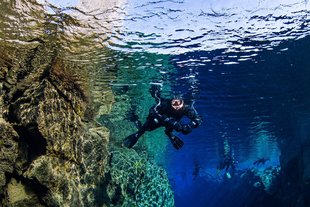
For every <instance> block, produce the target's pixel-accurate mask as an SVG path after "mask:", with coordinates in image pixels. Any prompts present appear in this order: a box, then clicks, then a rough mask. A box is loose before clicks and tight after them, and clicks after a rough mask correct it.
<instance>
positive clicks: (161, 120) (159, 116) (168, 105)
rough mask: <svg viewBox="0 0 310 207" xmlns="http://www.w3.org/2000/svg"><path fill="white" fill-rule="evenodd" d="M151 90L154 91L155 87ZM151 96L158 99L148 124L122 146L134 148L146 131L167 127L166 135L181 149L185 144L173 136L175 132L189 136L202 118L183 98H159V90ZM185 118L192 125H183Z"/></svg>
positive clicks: (150, 113) (149, 116)
mask: <svg viewBox="0 0 310 207" xmlns="http://www.w3.org/2000/svg"><path fill="white" fill-rule="evenodd" d="M155 89H156V88H155ZM151 90H154V87H153V88H151ZM151 92H154V91H151ZM151 94H152V96H153V97H155V98H157V99H158V103H157V105H155V106H153V107H151V109H150V111H149V115H148V117H147V120H146V122H145V123H144V124H143V125H142V127H140V129H139V130H138V132H136V133H134V134H132V135H130V136H128V137H127V138H126V139H124V141H123V144H122V146H125V147H128V148H132V147H133V146H134V145H135V144H136V143H137V141H138V139H139V138H140V137H141V136H142V135H143V134H144V133H145V132H146V131H153V130H155V129H157V128H159V127H165V134H166V135H167V136H168V137H169V139H170V141H171V142H172V144H173V146H174V147H175V148H176V149H180V148H181V147H182V146H183V144H184V143H183V141H182V140H181V139H180V138H178V137H177V136H175V135H173V133H172V132H173V130H175V131H177V132H182V133H183V134H185V135H186V134H189V133H190V132H191V131H192V129H193V128H197V127H198V126H199V125H200V124H201V123H202V119H201V117H200V116H199V115H198V114H197V112H196V110H195V109H194V107H193V106H188V105H185V103H184V100H183V99H182V98H179V97H175V98H172V99H165V98H159V97H158V90H156V91H155V92H154V93H151ZM183 116H187V117H188V118H189V119H190V123H187V124H183V125H181V124H180V123H179V121H180V120H181V119H182V117H183Z"/></svg>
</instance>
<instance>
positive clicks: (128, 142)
mask: <svg viewBox="0 0 310 207" xmlns="http://www.w3.org/2000/svg"><path fill="white" fill-rule="evenodd" d="M139 137H140V136H139V134H138V133H135V134H132V135H129V136H128V137H127V138H126V139H124V141H123V143H122V147H128V148H132V147H133V146H134V145H135V144H136V143H137V141H138V139H139Z"/></svg>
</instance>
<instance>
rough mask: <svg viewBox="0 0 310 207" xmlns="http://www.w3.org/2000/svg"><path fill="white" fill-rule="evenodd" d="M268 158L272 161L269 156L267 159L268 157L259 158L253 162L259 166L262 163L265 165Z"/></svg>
mask: <svg viewBox="0 0 310 207" xmlns="http://www.w3.org/2000/svg"><path fill="white" fill-rule="evenodd" d="M268 160H269V161H270V159H269V158H267V159H266V158H259V159H257V160H255V161H254V162H253V165H257V166H259V165H260V164H262V165H264V164H265V163H266V162H267V161H268Z"/></svg>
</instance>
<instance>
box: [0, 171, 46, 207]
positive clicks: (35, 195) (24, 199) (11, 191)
mask: <svg viewBox="0 0 310 207" xmlns="http://www.w3.org/2000/svg"><path fill="white" fill-rule="evenodd" d="M6 179H7V183H6V189H7V190H6V193H5V195H4V197H6V199H5V200H7V201H8V203H7V204H6V205H8V206H22V205H26V206H30V205H27V203H32V204H35V205H38V206H47V205H46V203H45V201H44V198H45V197H46V196H47V195H48V188H47V187H46V186H44V185H42V184H41V183H40V182H39V181H38V180H36V179H28V178H26V177H24V176H22V175H19V174H18V173H17V172H16V171H14V172H13V173H6ZM23 203H24V204H23Z"/></svg>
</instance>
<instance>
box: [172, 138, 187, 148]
mask: <svg viewBox="0 0 310 207" xmlns="http://www.w3.org/2000/svg"><path fill="white" fill-rule="evenodd" d="M170 140H171V143H172V144H173V146H174V148H176V149H177V150H179V149H181V148H182V147H183V145H184V142H183V141H182V140H181V139H180V138H179V137H176V136H173V137H171V138H170Z"/></svg>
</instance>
